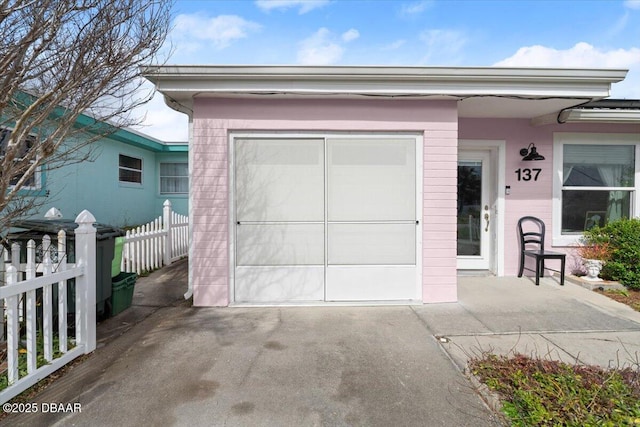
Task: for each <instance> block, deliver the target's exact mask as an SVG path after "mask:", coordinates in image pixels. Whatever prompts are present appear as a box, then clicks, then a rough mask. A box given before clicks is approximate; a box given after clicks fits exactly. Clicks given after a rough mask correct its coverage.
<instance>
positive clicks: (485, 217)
mask: <svg viewBox="0 0 640 427" xmlns="http://www.w3.org/2000/svg"><path fill="white" fill-rule="evenodd" d="M484 220H485V221H487V226H486V227H485V228H484V231H489V213H485V214H484Z"/></svg>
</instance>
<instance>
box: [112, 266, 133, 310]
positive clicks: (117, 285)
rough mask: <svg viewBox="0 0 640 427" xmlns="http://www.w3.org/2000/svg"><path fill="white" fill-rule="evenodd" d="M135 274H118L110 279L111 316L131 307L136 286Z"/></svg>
mask: <svg viewBox="0 0 640 427" xmlns="http://www.w3.org/2000/svg"><path fill="white" fill-rule="evenodd" d="M137 277H138V275H137V274H136V273H120V274H118V275H117V276H115V277H114V278H112V279H111V283H112V286H113V287H112V292H111V315H112V316H115V315H116V314H118V313H121V312H123V311H124V310H126V309H127V308H129V307H131V301H132V300H133V291H134V289H135V285H136V278H137Z"/></svg>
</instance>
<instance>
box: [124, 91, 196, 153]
mask: <svg viewBox="0 0 640 427" xmlns="http://www.w3.org/2000/svg"><path fill="white" fill-rule="evenodd" d="M146 85H149V86H150V85H151V83H147V84H146ZM134 115H135V116H136V117H139V118H140V119H141V120H142V124H141V125H138V126H133V128H134V129H135V130H137V131H139V132H142V133H144V134H146V135H149V136H152V137H154V138H157V139H159V140H161V141H169V142H187V140H188V137H189V121H188V118H187V115H186V114H182V113H178V112H177V111H174V110H172V109H171V108H169V107H168V106H167V104H165V102H164V97H163V96H162V94H160V93H156V94H155V95H154V97H153V98H152V99H151V101H149V102H148V103H146V104H144V105H143V106H141V107H139V108H137V109H136V110H135V112H134Z"/></svg>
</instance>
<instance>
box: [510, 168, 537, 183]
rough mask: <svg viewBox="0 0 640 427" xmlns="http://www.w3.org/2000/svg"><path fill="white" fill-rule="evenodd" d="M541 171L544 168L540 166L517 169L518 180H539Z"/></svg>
mask: <svg viewBox="0 0 640 427" xmlns="http://www.w3.org/2000/svg"><path fill="white" fill-rule="evenodd" d="M541 171H542V169H540V168H533V169H529V168H525V169H517V170H516V175H518V181H531V180H534V181H537V180H538V176H540V172H541Z"/></svg>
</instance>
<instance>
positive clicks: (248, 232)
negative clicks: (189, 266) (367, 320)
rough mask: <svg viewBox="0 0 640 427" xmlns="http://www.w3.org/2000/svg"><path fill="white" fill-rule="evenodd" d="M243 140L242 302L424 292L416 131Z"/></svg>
mask: <svg viewBox="0 0 640 427" xmlns="http://www.w3.org/2000/svg"><path fill="white" fill-rule="evenodd" d="M234 143H235V149H234V153H235V159H234V161H235V164H234V171H235V176H234V182H235V186H234V188H235V202H234V203H235V220H236V226H235V245H234V248H235V270H234V283H235V288H234V300H235V301H236V302H257V303H277V302H292V301H374V300H378V301H381V300H382V301H384V300H388V301H399V300H406V301H413V300H419V299H420V295H421V291H420V282H419V277H418V276H419V273H418V270H419V265H418V264H419V263H418V258H419V253H420V250H419V248H418V241H419V232H420V230H421V228H420V225H418V223H417V222H416V219H417V217H418V211H419V209H418V206H419V204H420V201H419V200H420V198H419V197H418V196H417V191H418V187H417V161H418V159H420V158H421V154H420V153H421V152H420V149H419V148H418V147H419V146H418V144H417V140H416V138H413V137H402V136H397V137H386V138H381V137H378V136H375V137H367V136H357V137H350V136H348V137H329V138H326V139H325V138H276V137H274V138H271V137H269V138H254V137H246V138H236V139H234ZM325 153H326V157H325Z"/></svg>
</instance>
